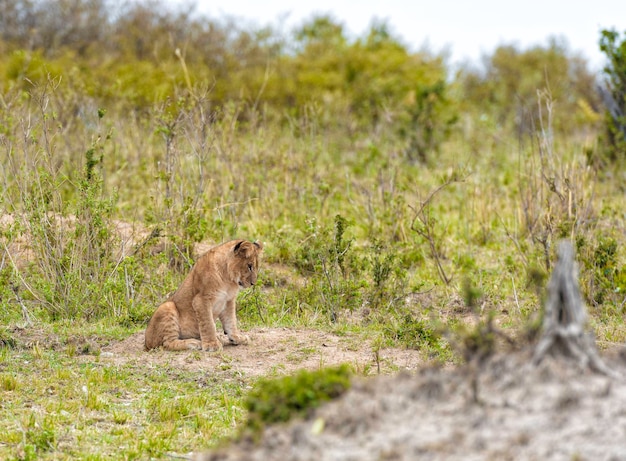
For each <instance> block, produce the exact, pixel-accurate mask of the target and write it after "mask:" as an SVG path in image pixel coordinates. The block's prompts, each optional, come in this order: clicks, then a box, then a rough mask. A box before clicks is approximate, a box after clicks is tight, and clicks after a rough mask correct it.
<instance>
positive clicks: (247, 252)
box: [230, 240, 263, 288]
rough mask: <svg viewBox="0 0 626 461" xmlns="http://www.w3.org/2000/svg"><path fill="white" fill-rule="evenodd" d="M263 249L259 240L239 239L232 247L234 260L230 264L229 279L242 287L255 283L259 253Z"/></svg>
mask: <svg viewBox="0 0 626 461" xmlns="http://www.w3.org/2000/svg"><path fill="white" fill-rule="evenodd" d="M262 250H263V244H261V243H260V242H254V243H253V242H248V241H246V240H241V241H239V242H237V244H236V245H235V247H234V248H233V252H234V254H235V258H234V261H233V262H232V264H231V265H230V275H231V280H232V281H233V282H235V283H237V284H238V285H239V286H240V287H242V288H248V287H250V286H252V285H254V284H255V283H256V279H257V273H258V270H259V254H260V253H261V251H262Z"/></svg>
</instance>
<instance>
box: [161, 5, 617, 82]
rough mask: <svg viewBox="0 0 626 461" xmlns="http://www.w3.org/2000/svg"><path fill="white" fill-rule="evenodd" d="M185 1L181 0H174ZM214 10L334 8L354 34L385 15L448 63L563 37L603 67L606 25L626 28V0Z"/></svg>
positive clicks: (273, 15)
mask: <svg viewBox="0 0 626 461" xmlns="http://www.w3.org/2000/svg"><path fill="white" fill-rule="evenodd" d="M170 1H180V0H170ZM195 3H196V4H197V5H198V10H199V11H200V12H202V13H205V14H208V15H209V16H210V17H216V18H219V17H223V16H235V17H240V18H243V19H246V20H248V21H251V22H252V23H256V24H258V25H266V24H274V25H277V24H279V23H280V21H282V23H283V24H284V25H285V26H286V27H285V30H290V28H291V26H292V25H297V24H301V23H302V21H304V20H306V19H310V18H311V17H312V15H313V13H330V14H331V15H332V16H333V17H334V18H335V19H336V20H338V21H339V22H341V23H343V24H344V26H345V27H346V30H347V32H348V33H349V34H355V35H361V34H363V33H364V32H365V31H366V30H367V29H368V26H369V25H370V23H371V20H372V19H373V18H378V19H386V20H387V21H388V24H389V25H390V26H391V28H392V31H393V32H394V33H395V34H396V36H398V37H399V38H401V39H402V40H403V41H404V43H405V44H406V45H408V46H409V48H410V49H411V50H413V51H417V50H419V49H420V48H422V47H423V46H424V45H427V46H428V47H429V49H430V50H431V51H433V52H437V53H438V52H441V51H443V50H447V51H448V52H449V54H450V63H452V64H454V63H458V62H462V61H464V60H466V59H470V60H474V61H478V60H479V58H480V57H481V56H482V55H483V54H490V53H491V52H492V51H493V50H494V49H495V47H496V46H498V45H501V44H515V45H518V46H520V47H522V48H526V47H528V46H532V45H547V43H548V37H550V36H555V37H563V38H565V39H566V40H567V43H568V45H569V49H570V50H571V51H575V52H580V53H581V54H582V55H583V56H585V57H586V58H587V59H588V60H589V64H590V66H591V68H592V69H594V70H599V69H600V67H601V65H602V62H603V55H602V53H601V52H600V51H599V49H598V40H599V37H600V30H601V29H603V28H615V29H617V30H618V31H619V32H620V33H623V32H625V31H626V0H517V1H515V2H511V1H507V0H384V1H376V0H362V1H348V0H315V1H302V0H300V1H287V0H197V1H196V2H195Z"/></svg>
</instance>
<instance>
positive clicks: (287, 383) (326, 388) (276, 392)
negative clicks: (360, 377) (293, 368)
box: [244, 365, 352, 433]
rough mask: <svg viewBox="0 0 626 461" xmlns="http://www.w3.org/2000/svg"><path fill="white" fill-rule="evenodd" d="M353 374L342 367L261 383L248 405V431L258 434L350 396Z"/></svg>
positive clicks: (250, 397) (302, 372)
mask: <svg viewBox="0 0 626 461" xmlns="http://www.w3.org/2000/svg"><path fill="white" fill-rule="evenodd" d="M351 374H352V373H351V371H350V368H349V367H348V366H347V365H341V366H339V367H333V368H323V369H320V370H317V371H308V370H302V371H300V372H298V373H297V374H295V375H294V376H285V377H282V378H277V379H262V380H260V381H259V382H257V383H256V385H255V386H254V388H253V389H252V391H250V393H249V394H248V396H247V397H246V399H245V402H244V406H245V409H246V410H247V411H248V419H247V422H246V431H252V432H253V433H258V432H259V431H261V430H262V428H263V427H265V426H266V425H268V424H274V423H281V422H286V421H289V420H290V419H292V418H295V417H298V416H305V415H306V414H307V413H308V412H310V411H311V410H313V409H314V408H317V407H319V406H320V405H321V404H322V403H324V402H326V401H329V400H331V399H335V398H337V397H339V396H340V395H342V394H343V393H344V392H346V391H347V390H348V389H349V388H350V376H351Z"/></svg>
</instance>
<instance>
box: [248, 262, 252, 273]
mask: <svg viewBox="0 0 626 461" xmlns="http://www.w3.org/2000/svg"><path fill="white" fill-rule="evenodd" d="M248 270H249V271H250V272H252V264H248Z"/></svg>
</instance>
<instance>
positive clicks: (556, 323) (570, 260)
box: [533, 240, 617, 376]
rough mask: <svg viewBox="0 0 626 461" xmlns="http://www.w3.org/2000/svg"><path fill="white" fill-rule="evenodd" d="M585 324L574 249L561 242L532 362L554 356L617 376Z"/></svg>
mask: <svg viewBox="0 0 626 461" xmlns="http://www.w3.org/2000/svg"><path fill="white" fill-rule="evenodd" d="M586 322H587V312H586V309H585V305H584V302H583V300H582V297H581V296H580V288H579V285H578V265H577V264H576V260H575V258H574V247H573V246H572V244H571V242H569V241H567V240H563V241H561V242H560V243H559V248H558V251H557V262H556V265H555V267H554V270H553V271H552V276H551V277H550V282H549V283H548V296H547V300H546V304H545V309H544V318H543V333H542V336H541V338H540V340H539V342H538V343H537V346H536V348H535V353H534V357H533V363H535V364H539V363H540V362H541V361H542V360H543V359H544V357H545V356H546V355H548V354H552V355H555V356H562V357H566V358H569V359H574V360H575V361H577V362H578V364H579V365H580V366H581V367H583V368H590V369H591V370H593V371H595V372H598V373H602V374H605V375H609V376H617V373H616V372H614V371H613V370H611V369H610V368H609V367H608V366H606V365H605V363H604V362H603V361H602V359H601V358H600V356H599V355H598V352H597V350H596V345H595V340H594V337H593V333H591V332H589V331H587V330H586V328H585V327H586Z"/></svg>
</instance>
